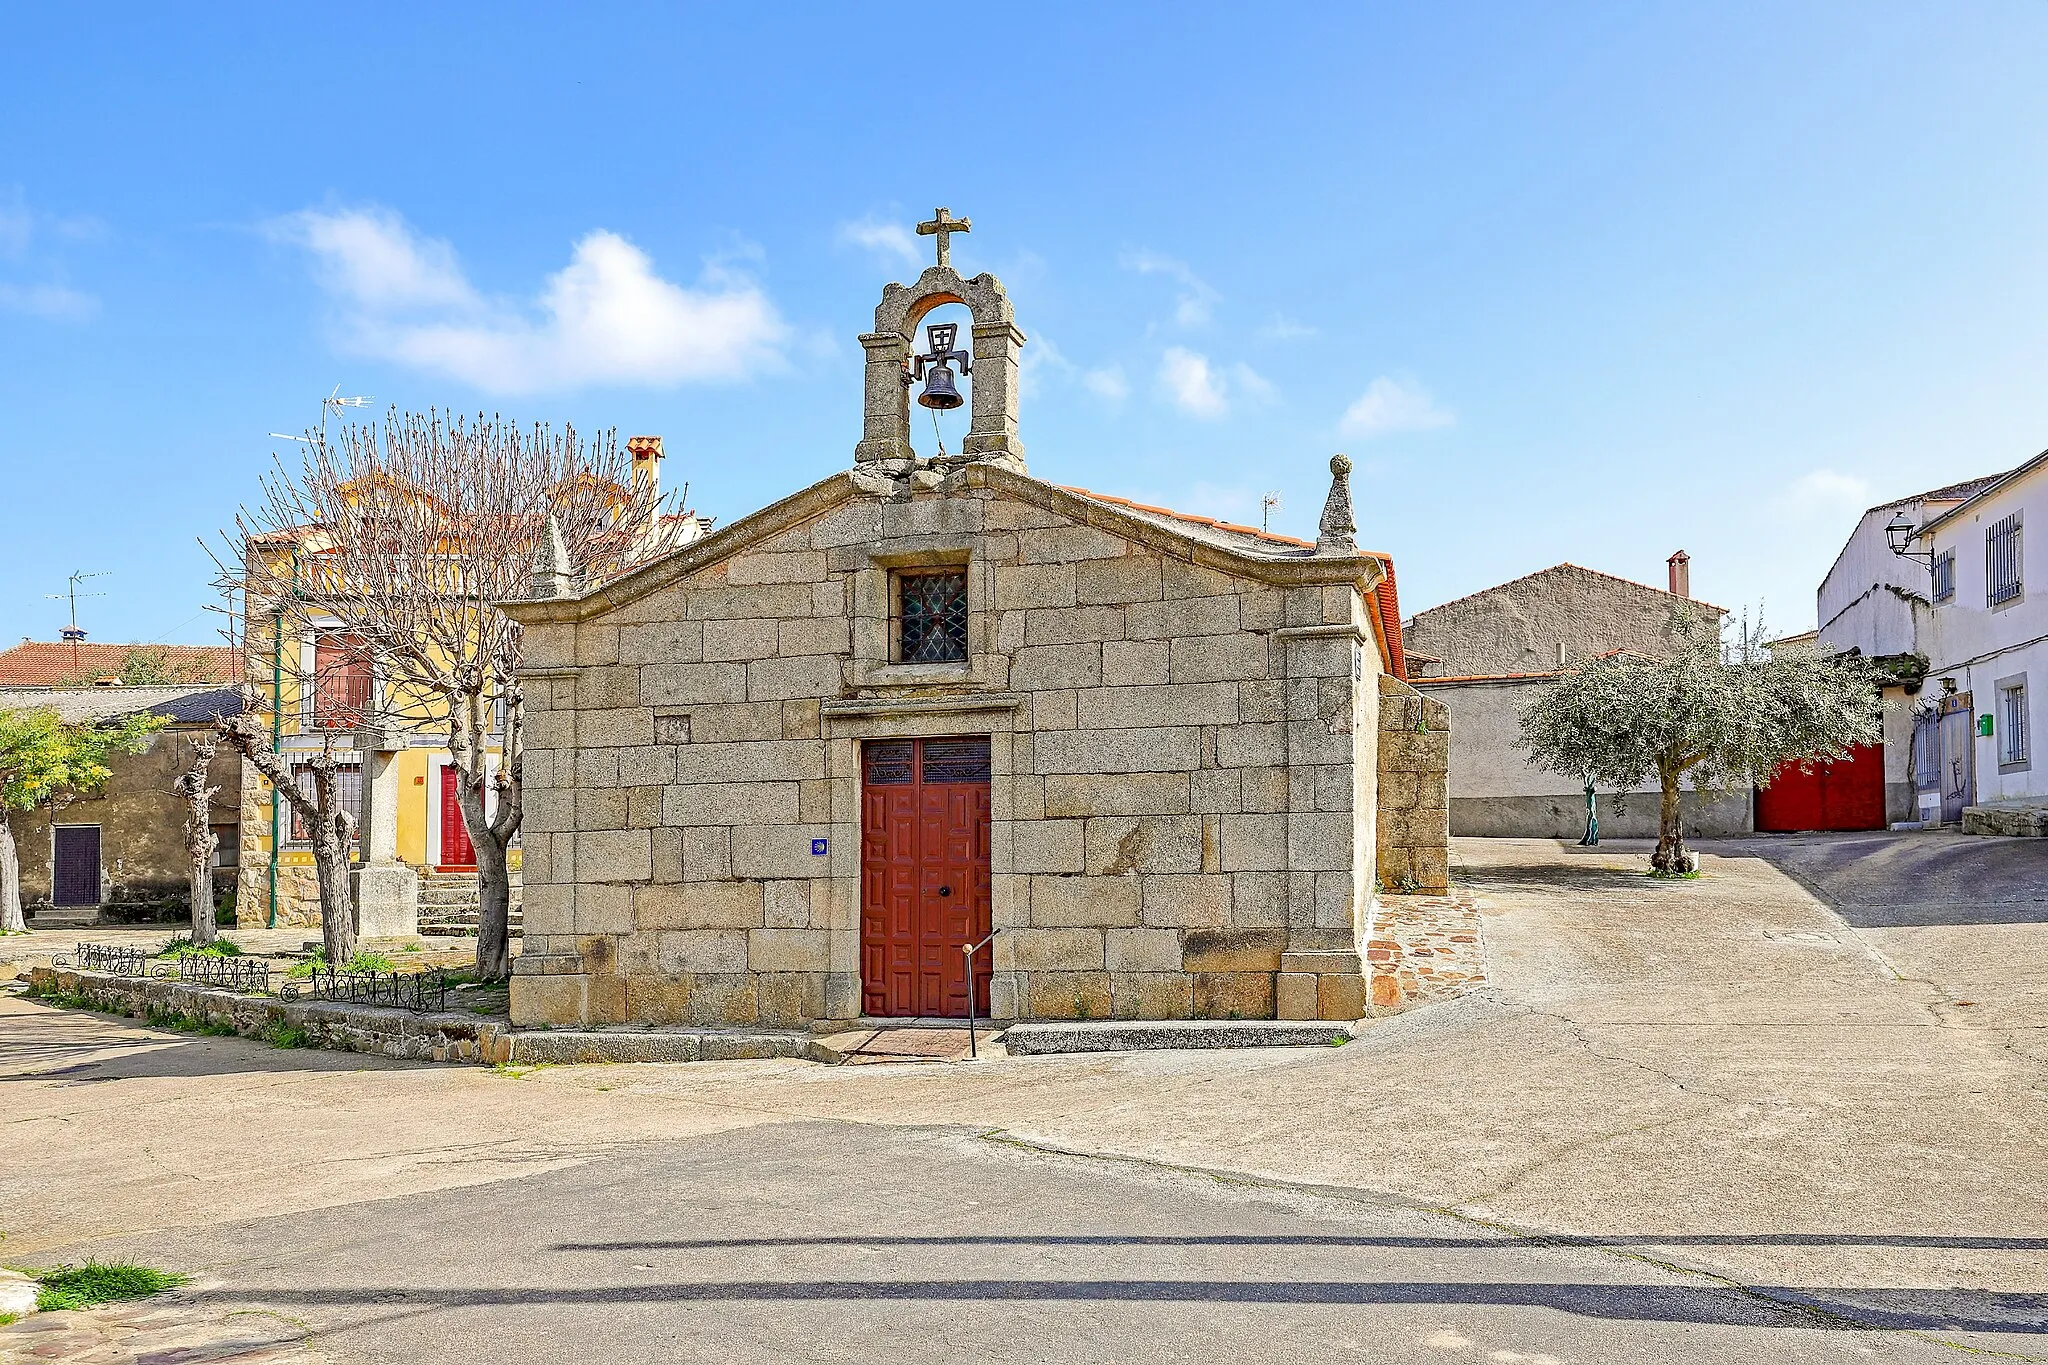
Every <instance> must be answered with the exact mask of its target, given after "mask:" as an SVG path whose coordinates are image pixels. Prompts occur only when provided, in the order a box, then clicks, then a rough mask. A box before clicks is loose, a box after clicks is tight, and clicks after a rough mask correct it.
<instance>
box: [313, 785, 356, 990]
mask: <svg viewBox="0 0 2048 1365" xmlns="http://www.w3.org/2000/svg"><path fill="white" fill-rule="evenodd" d="M322 823H323V824H324V825H325V828H324V829H323V828H322V827H321V826H320V825H315V826H314V830H313V874H314V876H315V878H316V879H317V880H318V882H319V884H320V944H321V947H322V949H323V950H324V951H325V953H326V954H327V965H328V966H329V967H330V968H332V969H333V970H335V971H337V972H338V971H342V970H345V969H346V968H347V967H348V964H349V963H350V962H352V961H354V960H355V955H356V907H355V901H354V899H353V898H352V897H351V896H350V895H349V886H348V874H349V865H348V845H349V834H350V828H351V827H352V826H353V825H354V824H355V821H354V820H352V819H350V818H349V816H348V814H347V812H342V813H340V814H338V815H336V816H334V817H333V818H331V819H330V820H327V821H324V822H322Z"/></svg>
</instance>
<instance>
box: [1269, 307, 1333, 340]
mask: <svg viewBox="0 0 2048 1365" xmlns="http://www.w3.org/2000/svg"><path fill="white" fill-rule="evenodd" d="M1317 330H1318V329H1317V328H1314V327H1311V326H1309V325H1308V324H1307V323H1305V322H1296V321H1295V320H1294V319H1293V318H1291V317H1288V316H1287V315H1286V314H1285V313H1275V314H1273V318H1272V321H1270V322H1268V323H1266V325H1265V326H1263V327H1261V328H1259V330H1258V331H1257V332H1255V333H1253V335H1254V336H1256V337H1258V339H1259V340H1260V341H1300V340H1301V339H1302V338H1304V337H1312V336H1314V335H1316V332H1317Z"/></svg>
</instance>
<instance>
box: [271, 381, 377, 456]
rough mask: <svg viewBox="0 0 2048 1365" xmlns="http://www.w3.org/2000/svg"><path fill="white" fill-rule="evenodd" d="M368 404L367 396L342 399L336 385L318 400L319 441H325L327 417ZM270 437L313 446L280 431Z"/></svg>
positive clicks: (358, 395)
mask: <svg viewBox="0 0 2048 1365" xmlns="http://www.w3.org/2000/svg"><path fill="white" fill-rule="evenodd" d="M370 402H371V399H370V396H369V395H368V394H356V395H353V396H351V397H346V398H344V397H343V396H342V393H341V385H339V384H336V385H335V386H334V392H333V393H330V394H328V395H327V396H326V397H325V398H323V399H321V400H320V439H321V440H322V441H325V440H326V439H327V419H328V417H329V416H334V417H339V416H341V415H342V413H343V411H344V410H346V409H348V408H367V407H368V406H370ZM270 437H271V439H272V440H275V441H297V442H298V443H299V444H300V445H302V446H309V445H312V444H314V442H313V441H312V440H311V439H310V438H308V437H305V436H291V435H287V434H286V433H284V432H282V431H273V432H271V433H270Z"/></svg>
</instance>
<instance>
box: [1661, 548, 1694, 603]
mask: <svg viewBox="0 0 2048 1365" xmlns="http://www.w3.org/2000/svg"><path fill="white" fill-rule="evenodd" d="M1664 565H1665V567H1666V568H1668V569H1669V570H1670V571H1671V595H1672V596H1673V597H1691V596H1692V556H1691V555H1689V554H1687V553H1686V552H1685V551H1683V550H1680V551H1678V552H1677V553H1676V554H1674V555H1672V556H1671V558H1669V559H1667V560H1665V561H1664Z"/></svg>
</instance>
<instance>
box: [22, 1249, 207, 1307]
mask: <svg viewBox="0 0 2048 1365" xmlns="http://www.w3.org/2000/svg"><path fill="white" fill-rule="evenodd" d="M189 1278H190V1277H189V1276H185V1275H177V1274H173V1273H171V1272H170V1271H167V1270H157V1269H154V1268H152V1267H150V1266H146V1265H136V1264H135V1263H134V1262H132V1261H87V1262H86V1263H85V1264H84V1265H81V1266H68V1265H67V1266H59V1267H57V1268H56V1269H55V1270H45V1271H42V1272H40V1273H38V1274H37V1275H36V1279H37V1281H38V1282H39V1283H40V1284H41V1288H39V1289H38V1290H37V1291H36V1307H37V1308H40V1309H41V1310H43V1311H44V1312H46V1313H48V1312H52V1311H55V1310H61V1309H66V1308H91V1307H93V1306H95V1305H97V1304H102V1303H120V1302H122V1301H123V1300H125V1299H146V1298H148V1297H149V1296H150V1295H152V1294H161V1293H163V1292H164V1291H165V1290H166V1289H176V1288H177V1287H178V1286H179V1285H181V1284H184V1283H185V1282H186V1281H187V1280H188V1279H189Z"/></svg>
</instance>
